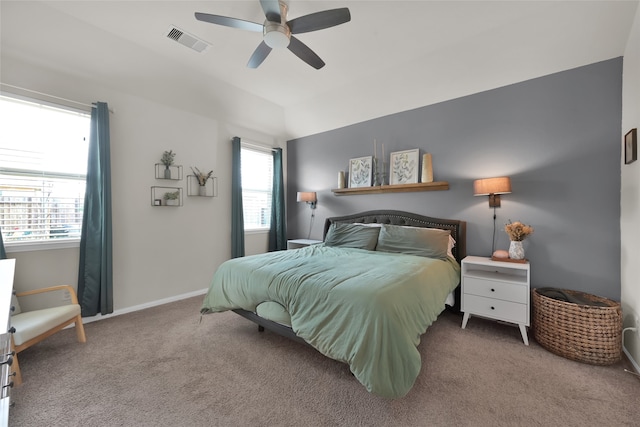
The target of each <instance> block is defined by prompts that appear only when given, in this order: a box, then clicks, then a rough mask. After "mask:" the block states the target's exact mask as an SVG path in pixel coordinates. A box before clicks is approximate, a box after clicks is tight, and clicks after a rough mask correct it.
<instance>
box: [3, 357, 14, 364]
mask: <svg viewBox="0 0 640 427" xmlns="http://www.w3.org/2000/svg"><path fill="white" fill-rule="evenodd" d="M0 365H8V366H11V365H13V356H9V357H7V358H6V359H5V361H4V362H0Z"/></svg>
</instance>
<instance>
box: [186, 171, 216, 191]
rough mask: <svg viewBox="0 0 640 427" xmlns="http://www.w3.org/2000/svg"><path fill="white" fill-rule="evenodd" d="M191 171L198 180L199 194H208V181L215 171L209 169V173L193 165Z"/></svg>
mask: <svg viewBox="0 0 640 427" xmlns="http://www.w3.org/2000/svg"><path fill="white" fill-rule="evenodd" d="M191 171H192V172H193V175H194V176H195V177H196V179H197V180H198V196H206V195H207V181H208V180H209V179H210V178H211V175H212V174H213V171H209V172H207V173H203V172H200V169H198V168H197V167H194V166H191Z"/></svg>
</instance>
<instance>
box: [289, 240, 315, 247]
mask: <svg viewBox="0 0 640 427" xmlns="http://www.w3.org/2000/svg"><path fill="white" fill-rule="evenodd" d="M318 243H322V240H313V239H294V240H287V249H300V248H304V247H305V246H310V245H317V244H318Z"/></svg>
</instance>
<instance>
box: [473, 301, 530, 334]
mask: <svg viewBox="0 0 640 427" xmlns="http://www.w3.org/2000/svg"><path fill="white" fill-rule="evenodd" d="M527 310H528V306H527V304H518V303H515V302H509V301H501V300H497V299H493V298H485V297H480V296H476V295H469V294H465V295H464V299H463V303H462V311H464V312H465V313H467V312H469V313H472V314H477V315H479V316H486V317H490V318H492V319H499V320H504V321H507V322H513V323H519V324H525V325H527V326H529V316H527V314H528V313H527Z"/></svg>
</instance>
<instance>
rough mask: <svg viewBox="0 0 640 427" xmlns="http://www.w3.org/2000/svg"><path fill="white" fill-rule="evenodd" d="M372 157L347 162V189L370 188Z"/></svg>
mask: <svg viewBox="0 0 640 427" xmlns="http://www.w3.org/2000/svg"><path fill="white" fill-rule="evenodd" d="M372 165H373V156H365V157H358V158H355V159H350V160H349V188H361V187H371V172H372V170H373V167H372Z"/></svg>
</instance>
